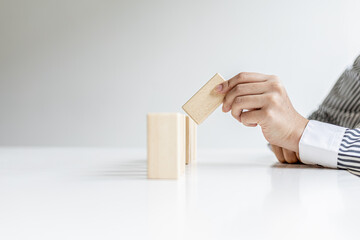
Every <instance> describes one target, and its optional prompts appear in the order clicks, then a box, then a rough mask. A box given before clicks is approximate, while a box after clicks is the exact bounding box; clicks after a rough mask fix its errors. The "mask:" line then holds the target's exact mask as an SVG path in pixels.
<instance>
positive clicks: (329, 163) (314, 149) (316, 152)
mask: <svg viewBox="0 0 360 240" xmlns="http://www.w3.org/2000/svg"><path fill="white" fill-rule="evenodd" d="M345 130H346V128H344V127H340V126H336V125H332V124H328V123H323V122H319V121H315V120H310V121H309V123H308V124H307V126H306V128H305V130H304V133H303V135H302V136H301V139H300V142H299V155H300V159H301V162H303V163H305V164H317V165H321V166H324V167H329V168H337V157H338V152H339V148H340V144H341V140H342V139H343V137H344V133H345Z"/></svg>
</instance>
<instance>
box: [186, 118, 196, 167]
mask: <svg viewBox="0 0 360 240" xmlns="http://www.w3.org/2000/svg"><path fill="white" fill-rule="evenodd" d="M196 135H197V124H196V123H195V122H194V120H192V119H191V118H190V117H188V116H186V164H189V163H194V162H195V161H196V147H197V146H196V138H197V136H196Z"/></svg>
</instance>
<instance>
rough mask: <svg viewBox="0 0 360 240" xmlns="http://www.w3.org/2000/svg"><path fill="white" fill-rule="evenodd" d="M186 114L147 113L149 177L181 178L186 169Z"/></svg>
mask: <svg viewBox="0 0 360 240" xmlns="http://www.w3.org/2000/svg"><path fill="white" fill-rule="evenodd" d="M185 124H186V119H185V115H183V114H180V113H150V114H148V115H147V154H148V162H147V163H148V178H155V179H159V178H164V179H176V178H179V177H180V176H181V175H182V174H183V173H184V171H185V151H186V149H185Z"/></svg>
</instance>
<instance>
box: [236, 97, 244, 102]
mask: <svg viewBox="0 0 360 240" xmlns="http://www.w3.org/2000/svg"><path fill="white" fill-rule="evenodd" d="M242 101H243V99H242V97H236V98H235V101H234V102H235V103H241V102H242Z"/></svg>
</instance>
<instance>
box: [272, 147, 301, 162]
mask: <svg viewBox="0 0 360 240" xmlns="http://www.w3.org/2000/svg"><path fill="white" fill-rule="evenodd" d="M270 147H271V150H272V151H273V153H274V154H275V156H276V158H277V159H278V161H279V162H281V163H298V162H301V161H300V157H299V154H298V153H297V152H292V151H290V150H287V149H285V148H282V147H279V146H275V145H270Z"/></svg>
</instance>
